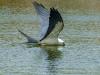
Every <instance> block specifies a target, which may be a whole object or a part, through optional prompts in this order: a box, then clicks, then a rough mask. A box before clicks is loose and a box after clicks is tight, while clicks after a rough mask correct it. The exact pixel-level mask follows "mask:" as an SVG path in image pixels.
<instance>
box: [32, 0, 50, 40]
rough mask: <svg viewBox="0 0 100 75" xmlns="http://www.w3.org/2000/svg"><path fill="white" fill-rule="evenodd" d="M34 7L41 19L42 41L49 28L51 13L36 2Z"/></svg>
mask: <svg viewBox="0 0 100 75" xmlns="http://www.w3.org/2000/svg"><path fill="white" fill-rule="evenodd" d="M33 5H34V7H35V9H36V11H37V14H38V15H39V17H40V24H41V25H40V39H42V38H43V37H44V36H45V34H46V32H47V30H48V27H49V16H50V12H49V11H48V10H47V9H46V8H45V7H44V6H43V5H42V4H39V3H37V2H36V1H33Z"/></svg>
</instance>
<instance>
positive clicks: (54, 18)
mask: <svg viewBox="0 0 100 75" xmlns="http://www.w3.org/2000/svg"><path fill="white" fill-rule="evenodd" d="M63 27H64V23H63V19H62V17H61V15H60V13H59V12H58V10H57V9H54V8H50V17H49V27H48V29H47V32H46V34H45V36H44V37H43V38H42V39H41V41H42V40H44V39H48V38H49V39H50V38H51V39H53V38H55V39H57V38H58V35H59V33H60V32H61V31H62V29H63Z"/></svg>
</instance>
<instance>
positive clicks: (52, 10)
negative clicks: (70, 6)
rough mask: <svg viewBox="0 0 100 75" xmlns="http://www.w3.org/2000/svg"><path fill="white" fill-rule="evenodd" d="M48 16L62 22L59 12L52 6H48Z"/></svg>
mask: <svg viewBox="0 0 100 75" xmlns="http://www.w3.org/2000/svg"><path fill="white" fill-rule="evenodd" d="M50 16H51V17H52V18H53V19H55V20H57V21H60V22H63V19H62V16H61V14H60V12H59V11H58V9H55V8H54V7H52V8H50Z"/></svg>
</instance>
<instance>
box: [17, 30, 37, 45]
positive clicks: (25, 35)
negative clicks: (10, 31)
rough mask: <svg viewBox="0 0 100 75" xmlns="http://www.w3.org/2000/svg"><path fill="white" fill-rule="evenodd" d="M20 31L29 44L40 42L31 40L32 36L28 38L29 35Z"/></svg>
mask: <svg viewBox="0 0 100 75" xmlns="http://www.w3.org/2000/svg"><path fill="white" fill-rule="evenodd" d="M18 31H19V32H20V33H21V34H22V35H23V36H24V37H26V38H27V40H28V43H37V42H38V41H37V40H35V39H34V38H31V37H30V36H28V35H27V34H25V33H24V32H22V31H21V30H19V29H18Z"/></svg>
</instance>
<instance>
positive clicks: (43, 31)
mask: <svg viewBox="0 0 100 75" xmlns="http://www.w3.org/2000/svg"><path fill="white" fill-rule="evenodd" d="M32 4H33V6H34V7H35V10H36V12H37V14H38V16H39V19H40V35H39V39H34V38H32V37H30V36H28V35H27V34H25V33H24V32H22V31H21V30H19V29H18V31H19V32H20V33H21V34H22V35H23V36H24V37H26V38H27V41H28V42H27V43H36V44H38V45H43V46H45V45H48V46H49V45H50V46H64V45H65V43H64V41H63V40H62V39H60V38H59V37H58V36H59V34H60V32H61V31H62V30H63V28H64V22H63V18H62V16H61V14H60V13H59V11H58V10H57V9H55V8H54V7H51V8H50V9H49V10H48V9H47V8H45V7H44V5H42V4H40V3H38V2H36V1H32Z"/></svg>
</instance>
